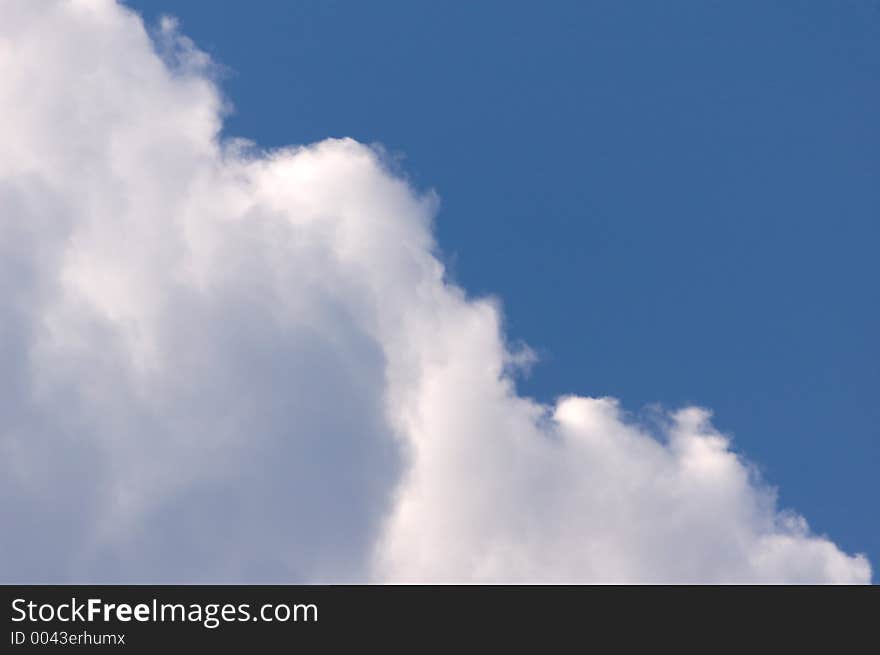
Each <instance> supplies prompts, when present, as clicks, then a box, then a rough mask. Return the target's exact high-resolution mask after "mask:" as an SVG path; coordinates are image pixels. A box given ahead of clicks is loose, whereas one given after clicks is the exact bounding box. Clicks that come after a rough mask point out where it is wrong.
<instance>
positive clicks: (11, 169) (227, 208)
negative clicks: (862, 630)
mask: <svg viewBox="0 0 880 655" xmlns="http://www.w3.org/2000/svg"><path fill="white" fill-rule="evenodd" d="M161 29H162V33H161V35H160V37H159V40H160V41H161V43H160V45H159V46H155V45H154V44H153V43H152V42H151V40H150V38H149V37H148V35H147V34H146V32H145V30H144V27H143V25H142V23H141V21H140V19H139V18H138V17H137V16H136V15H135V14H133V13H131V12H129V11H128V10H125V9H123V8H121V7H119V6H117V5H115V4H114V3H112V2H110V1H109V0H72V1H69V2H31V1H29V0H2V2H0V80H2V84H0V366H2V370H3V372H4V374H3V376H2V380H0V417H2V422H0V453H2V458H0V473H2V475H0V521H2V522H3V525H5V526H7V528H6V529H5V530H4V531H3V535H2V537H0V578H2V579H3V580H4V581H30V582H34V581H54V582H64V581H170V582H190V581H212V582H221V581H306V582H309V581H340V580H345V581H347V580H353V581H364V580H372V581H408V582H409V581H529V582H540V581H550V582H579V581H585V582H589V581H613V582H630V581H649V582H654V581H674V582H684V581H731V582H733V581H735V582H741V581H760V582H771V581H795V582H801V581H811V582H826V581H829V582H830V581H836V582H867V581H869V580H870V567H869V565H868V562H867V561H866V559H865V558H864V557H862V556H848V555H846V554H844V553H842V552H841V551H840V550H839V549H838V548H837V547H836V546H835V545H834V544H833V543H832V542H831V541H829V540H827V539H825V538H822V537H818V536H814V535H811V534H810V532H809V530H808V529H807V528H806V525H805V523H804V522H803V519H801V518H799V517H797V516H795V515H789V514H786V513H780V512H778V511H777V509H776V507H775V501H774V497H773V493H772V491H771V490H769V489H768V488H766V487H765V486H763V485H762V484H761V483H760V481H758V480H757V479H756V477H755V476H754V475H753V474H752V472H751V470H750V468H749V466H748V465H747V464H745V463H744V462H743V461H741V460H740V459H739V458H738V457H737V456H736V455H735V454H733V453H732V452H731V451H730V450H729V448H728V443H727V440H726V439H725V438H724V437H723V436H722V435H720V434H718V433H717V432H716V431H715V430H714V429H713V428H712V426H711V424H710V423H709V416H708V413H707V412H705V411H704V410H700V409H696V408H687V409H683V410H681V411H679V412H676V413H674V414H671V415H662V416H661V415H658V419H657V422H656V425H654V426H653V428H652V429H653V431H654V432H655V433H656V434H655V435H651V434H648V429H649V428H647V427H645V426H640V425H639V424H637V423H635V422H632V421H630V420H628V419H627V417H626V415H625V414H624V413H623V411H622V410H621V409H620V408H619V407H618V404H617V402H616V401H614V400H611V399H590V398H578V397H568V398H564V399H562V400H560V401H559V402H558V403H557V404H556V406H555V407H544V406H541V405H539V404H536V403H535V402H533V401H531V400H528V399H525V398H521V397H518V396H517V395H516V392H515V390H514V387H513V384H512V382H511V380H510V378H509V376H508V373H507V372H508V370H509V369H510V368H511V367H512V366H516V364H517V362H518V361H521V360H522V357H521V354H517V353H513V352H511V350H510V349H509V348H508V347H507V346H506V344H505V342H504V338H503V335H502V332H501V329H500V315H499V310H498V308H497V306H496V305H495V304H494V303H493V302H491V301H487V300H473V299H468V298H467V297H466V296H465V295H464V293H463V292H462V291H461V290H460V289H458V288H456V287H454V286H452V285H450V284H447V283H446V282H445V281H444V274H443V269H442V266H441V265H440V264H439V263H438V261H437V259H436V258H435V257H434V255H433V254H432V251H433V247H434V246H433V241H432V236H431V229H430V224H431V220H432V217H433V212H434V206H435V202H434V198H433V197H431V196H426V197H422V196H419V195H418V194H416V193H414V192H413V190H412V189H410V188H409V187H408V186H407V184H406V183H405V182H404V181H402V180H400V179H397V178H396V177H395V176H393V175H392V174H391V173H389V171H388V170H387V169H386V168H385V167H384V166H383V163H382V157H381V156H380V155H379V154H377V153H376V152H375V151H373V150H371V149H370V148H368V147H366V146H363V145H360V144H358V143H356V142H354V141H351V140H328V141H324V142H322V143H319V144H316V145H313V146H309V147H304V148H291V149H287V150H282V151H278V152H274V153H269V154H253V153H252V152H251V150H250V149H249V148H247V147H243V146H242V145H241V144H237V143H231V144H225V145H223V144H219V143H218V140H217V135H218V132H219V129H220V125H221V115H222V109H223V103H222V99H221V98H220V96H219V94H218V92H217V90H216V88H215V86H214V85H213V84H212V82H211V81H210V75H209V73H208V67H210V65H211V64H210V62H209V61H208V60H207V58H206V57H204V55H202V54H201V53H199V52H198V50H196V49H195V48H194V46H193V45H192V44H191V43H190V42H188V41H186V40H181V38H180V37H178V36H176V34H175V31H174V30H175V27H174V24H173V22H165V23H163V25H162V28H161ZM157 47H158V48H159V50H161V53H162V54H161V56H160V55H159V54H157V49H156V48H157ZM9 526H13V527H11V528H10V527H9Z"/></svg>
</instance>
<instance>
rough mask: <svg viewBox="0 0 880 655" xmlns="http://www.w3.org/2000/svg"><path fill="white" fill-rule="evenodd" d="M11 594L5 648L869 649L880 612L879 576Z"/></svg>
mask: <svg viewBox="0 0 880 655" xmlns="http://www.w3.org/2000/svg"><path fill="white" fill-rule="evenodd" d="M2 594H3V603H4V606H5V609H4V613H5V616H6V633H5V635H3V640H2V641H3V643H4V647H3V648H2V651H3V652H10V653H14V652H19V651H26V650H34V649H39V650H46V649H51V650H58V649H68V648H75V649H79V650H81V649H94V648H100V649H111V650H116V649H126V650H128V651H131V652H140V651H143V652H157V651H159V650H160V649H162V650H168V649H170V652H178V650H181V651H182V650H186V649H191V648H197V649H199V652H201V651H203V650H204V649H210V648H224V649H229V648H232V649H236V650H241V651H247V652H251V650H252V649H254V648H258V649H267V648H272V649H281V648H285V649H286V648H288V647H291V648H300V647H309V648H311V647H316V648H322V649H337V648H338V649H340V650H341V649H342V648H346V649H347V650H350V649H351V647H352V646H354V647H356V648H358V649H362V648H367V647H369V648H370V649H371V650H372V649H373V648H377V647H382V646H383V645H387V646H391V645H393V646H395V647H408V648H409V649H410V650H414V651H421V650H424V649H426V648H427V649H431V650H433V649H434V648H435V647H437V646H441V647H444V648H447V649H448V648H457V647H462V648H463V647H466V646H468V645H472V644H474V643H476V641H479V642H482V643H488V644H494V645H499V646H500V645H502V644H515V645H517V646H519V647H526V646H528V647H530V648H533V649H537V650H539V651H540V652H558V651H560V650H572V649H573V648H577V650H590V649H593V648H594V647H598V645H599V643H609V642H608V640H611V642H610V643H613V644H614V645H615V646H616V647H620V648H625V647H630V646H633V647H634V646H644V645H653V646H657V647H659V646H677V645H678V646H680V645H684V644H688V643H690V644H692V645H695V646H704V647H710V648H715V647H720V646H730V645H738V646H740V647H750V648H751V647H753V646H762V647H763V646H766V645H767V644H768V643H769V642H770V640H773V641H774V642H775V643H777V644H783V645H788V646H790V645H791V644H792V643H794V642H796V641H807V642H809V643H810V644H811V645H812V646H815V645H817V644H819V643H824V644H826V645H828V646H830V647H834V648H835V649H836V650H840V649H841V648H843V647H845V646H846V645H848V644H849V645H853V646H854V645H856V644H864V646H863V647H873V640H874V638H875V637H874V634H873V633H874V626H875V625H876V623H877V620H878V616H880V614H878V610H880V592H878V589H877V587H847V588H828V587H684V586H682V587H578V586H550V587H547V586H7V587H2ZM866 636H867V637H868V639H870V641H867V642H865V641H863V640H864V639H865V638H866ZM597 640H602V642H599V641H597ZM62 652H63V651H62Z"/></svg>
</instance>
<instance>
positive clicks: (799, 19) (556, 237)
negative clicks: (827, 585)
mask: <svg viewBox="0 0 880 655" xmlns="http://www.w3.org/2000/svg"><path fill="white" fill-rule="evenodd" d="M127 4H128V5H129V6H131V7H133V8H135V9H137V10H139V11H141V12H142V13H143V14H144V16H145V18H146V19H147V20H148V22H155V20H156V19H157V17H158V16H159V15H160V14H161V13H165V12H172V13H173V14H174V15H175V16H177V17H178V18H180V19H181V27H182V30H183V31H184V32H185V33H186V34H187V35H188V36H190V37H191V38H193V40H194V41H195V42H196V43H197V44H198V45H199V47H200V48H202V49H204V50H206V51H207V52H208V53H210V54H211V55H212V56H213V57H214V58H215V59H216V60H217V61H219V62H220V63H221V64H223V65H224V66H225V67H226V71H225V73H224V77H223V79H222V87H223V89H224V91H225V93H226V94H227V96H228V98H229V99H230V100H231V102H232V103H233V105H234V106H235V112H234V113H233V114H232V115H231V116H230V117H229V118H228V120H227V123H226V127H225V132H226V134H228V135H231V136H245V137H248V138H251V139H253V140H255V141H257V142H258V143H259V144H260V145H262V146H279V145H284V144H290V143H308V142H313V141H317V140H320V139H323V138H326V137H328V136H351V137H354V138H356V139H358V140H360V141H363V142H380V143H382V144H384V146H385V147H386V148H387V149H388V150H389V151H391V152H392V153H399V154H400V155H401V157H402V159H401V169H402V170H403V171H405V173H406V174H407V175H408V176H409V177H410V178H411V180H412V181H413V183H414V184H415V185H416V186H417V187H419V188H423V189H424V188H434V189H436V190H437V192H438V193H439V195H440V197H441V199H442V205H441V209H440V212H439V215H438V217H437V226H436V231H437V235H438V239H439V243H440V247H441V249H442V251H443V257H444V259H445V261H446V263H447V264H448V266H449V267H450V270H451V272H452V275H453V277H454V278H455V279H456V280H457V281H458V282H459V283H460V284H462V285H463V286H464V287H465V288H466V289H468V291H469V292H471V293H472V294H476V295H479V294H485V293H491V294H495V295H497V296H499V297H500V298H501V299H502V300H503V305H504V310H505V316H506V319H507V330H508V334H509V336H511V337H512V338H514V339H521V340H524V341H525V342H527V343H528V344H530V345H531V346H532V347H533V348H534V349H535V350H536V352H537V353H538V354H539V356H540V359H541V361H540V363H539V364H538V365H537V366H536V367H535V368H534V369H533V371H532V374H531V376H530V377H528V378H527V379H524V380H522V381H521V382H520V389H521V391H522V392H523V393H525V394H528V395H532V396H534V397H537V398H539V399H541V400H551V399H553V398H554V397H555V396H557V395H559V394H562V393H570V392H572V393H580V394H584V395H594V396H596V395H606V394H607V395H612V396H616V397H618V398H621V399H622V400H623V402H624V404H625V405H626V407H628V408H630V409H635V410H637V409H638V408H639V407H644V406H647V405H649V404H651V403H662V404H663V405H664V406H668V407H673V408H674V407H677V406H681V405H684V404H689V403H695V404H698V405H702V406H705V407H709V408H712V409H713V411H714V412H715V423H716V425H718V426H719V427H720V428H721V429H722V430H724V431H726V432H729V433H731V434H732V435H733V436H734V439H735V446H736V448H737V449H738V450H739V451H740V452H743V453H745V454H746V455H747V456H748V457H749V458H750V459H751V460H752V461H753V462H755V463H757V465H758V466H759V467H760V469H761V471H762V473H763V474H764V476H765V477H766V478H767V479H768V480H769V481H770V482H771V483H772V484H774V485H777V486H778V487H779V489H780V500H781V504H782V505H783V506H786V507H788V506H791V507H795V508H797V509H798V511H800V512H802V513H803V514H804V515H805V516H806V517H807V518H808V520H809V521H810V524H811V526H812V527H813V528H814V529H815V530H816V531H817V532H819V533H828V534H830V535H832V536H833V538H834V539H835V541H836V543H838V544H839V545H840V546H841V547H842V548H843V549H845V550H847V551H850V552H865V553H867V554H868V556H869V558H870V559H871V560H872V561H873V562H874V563H875V564H876V562H878V561H880V528H878V525H877V518H876V515H877V512H876V503H877V499H878V498H880V482H878V480H880V478H878V476H877V470H878V465H880V428H878V425H880V410H878V406H880V404H878V402H877V392H878V390H880V347H878V343H877V335H878V334H880V303H878V300H880V298H878V295H880V294H878V287H877V281H878V279H880V275H878V274H880V257H878V256H877V247H878V246H877V244H878V237H880V228H878V224H877V219H878V216H880V183H878V182H880V180H878V177H880V123H878V121H877V116H878V115H880V85H878V84H877V81H878V79H880V7H878V5H877V4H876V3H873V2H866V1H853V2H846V3H831V2H779V3H764V2H729V3H707V2H675V3H656V2H629V3H617V2H552V3H548V4H544V5H541V6H540V8H539V6H538V5H536V4H535V3H520V2H481V3H437V2H433V3H431V2H416V1H406V2H377V3H363V2H329V1H324V2H317V1H310V2H306V1H298V2H295V3H290V2H269V1H264V2H258V3H224V5H223V8H222V10H220V9H217V8H211V7H209V6H208V5H206V4H205V3H203V2H194V1H184V0H179V1H177V2H174V3H169V2H163V1H153V0H149V1H148V0H132V1H130V2H128V3H127Z"/></svg>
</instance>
